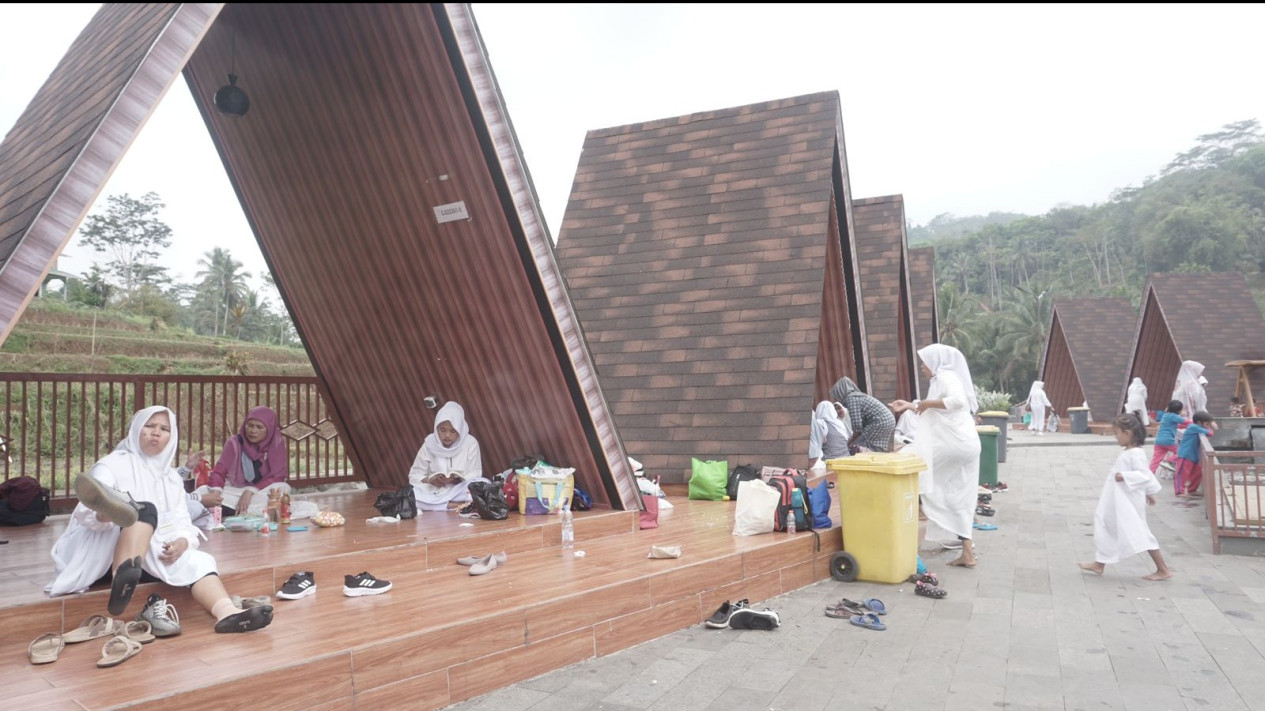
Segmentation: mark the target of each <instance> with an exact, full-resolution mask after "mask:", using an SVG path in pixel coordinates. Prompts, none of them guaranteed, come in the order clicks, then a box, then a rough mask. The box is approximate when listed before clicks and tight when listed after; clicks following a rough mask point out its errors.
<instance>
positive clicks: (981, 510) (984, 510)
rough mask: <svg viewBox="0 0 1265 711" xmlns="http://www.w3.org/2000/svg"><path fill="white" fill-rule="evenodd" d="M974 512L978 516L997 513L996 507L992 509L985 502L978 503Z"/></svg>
mask: <svg viewBox="0 0 1265 711" xmlns="http://www.w3.org/2000/svg"><path fill="white" fill-rule="evenodd" d="M975 513H977V514H979V515H980V516H992V515H994V514H996V513H997V509H994V508H993V507H992V506H988V505H986V504H979V505H978V506H976V507H975Z"/></svg>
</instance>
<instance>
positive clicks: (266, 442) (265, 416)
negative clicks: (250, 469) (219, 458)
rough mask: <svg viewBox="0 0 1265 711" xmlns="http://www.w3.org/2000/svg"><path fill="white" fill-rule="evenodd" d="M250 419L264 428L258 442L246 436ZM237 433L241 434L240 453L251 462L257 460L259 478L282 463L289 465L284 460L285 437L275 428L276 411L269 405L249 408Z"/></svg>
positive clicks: (285, 458)
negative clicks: (261, 437) (254, 442)
mask: <svg viewBox="0 0 1265 711" xmlns="http://www.w3.org/2000/svg"><path fill="white" fill-rule="evenodd" d="M251 420H259V422H261V423H262V424H263V426H264V429H265V430H266V432H265V433H264V438H263V439H261V440H259V444H252V443H251V441H250V440H249V439H247V438H246V423H247V422H249V421H251ZM238 434H240V435H241V445H242V454H244V455H246V457H247V458H248V459H250V460H251V461H252V462H259V476H260V477H261V478H267V476H268V474H269V473H271V472H272V470H273V469H274V468H276V467H280V466H282V465H283V464H284V465H285V466H286V467H287V468H288V467H289V462H288V461H286V460H287V454H286V442H285V437H283V436H282V435H281V432H280V430H278V429H277V413H276V412H275V411H274V410H273V409H272V408H271V407H264V406H262V405H261V406H259V407H256V408H254V409H253V410H251V411H250V413H249V414H247V415H246V419H245V420H242V427H241V429H240V430H238ZM242 474H243V475H244V474H245V472H242Z"/></svg>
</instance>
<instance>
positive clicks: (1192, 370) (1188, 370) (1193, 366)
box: [1173, 360, 1207, 390]
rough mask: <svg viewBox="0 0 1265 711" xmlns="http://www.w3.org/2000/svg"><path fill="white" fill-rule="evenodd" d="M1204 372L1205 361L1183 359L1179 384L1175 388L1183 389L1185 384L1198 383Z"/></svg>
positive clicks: (1178, 379) (1179, 372) (1178, 375)
mask: <svg viewBox="0 0 1265 711" xmlns="http://www.w3.org/2000/svg"><path fill="white" fill-rule="evenodd" d="M1203 372H1204V365H1203V363H1200V362H1199V361H1195V360H1184V361H1182V369H1181V370H1180V371H1178V373H1177V385H1176V386H1175V387H1174V388H1173V389H1174V390H1181V389H1182V387H1183V386H1187V385H1198V384H1199V380H1200V376H1201V375H1203ZM1205 382H1207V381H1206V380H1205Z"/></svg>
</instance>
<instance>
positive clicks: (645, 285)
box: [556, 92, 863, 479]
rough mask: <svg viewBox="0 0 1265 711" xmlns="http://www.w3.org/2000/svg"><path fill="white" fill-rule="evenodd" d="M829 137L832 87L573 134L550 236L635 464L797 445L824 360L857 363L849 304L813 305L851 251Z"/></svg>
mask: <svg viewBox="0 0 1265 711" xmlns="http://www.w3.org/2000/svg"><path fill="white" fill-rule="evenodd" d="M841 137H842V124H841V118H840V109H839V97H838V94H837V93H836V92H829V93H823V94H814V95H809V96H800V97H795V98H791V99H784V100H779V101H771V102H767V103H762V104H755V105H750V106H742V107H737V108H730V109H723V110H719V111H710V112H705V113H698V114H692V115H689V116H681V117H676V118H670V119H664V120H659V121H651V122H647V123H641V124H633V125H629V126H619V127H615V128H608V129H602V130H596V131H590V132H589V134H588V136H587V137H586V139H585V142H584V149H583V152H582V154H581V157H580V163H579V169H578V171H577V174H576V178H575V183H574V186H573V187H572V192H571V199H570V202H569V204H568V206H567V211H566V216H565V218H564V220H563V224H562V230H561V231H560V233H559V237H558V244H557V247H556V252H557V254H558V260H559V262H560V263H561V265H562V267H563V272H564V274H565V275H566V279H567V285H568V290H569V292H570V294H571V298H572V301H573V302H574V303H575V305H576V308H577V310H578V312H579V314H580V321H581V323H582V324H583V328H584V332H585V335H586V337H587V338H588V342H589V344H590V347H591V350H592V352H593V357H594V359H595V360H596V362H597V368H598V374H599V377H600V379H601V382H602V390H603V392H604V393H605V394H606V396H607V398H608V400H609V402H610V404H611V409H612V410H613V412H614V414H615V422H616V424H617V425H618V427H619V430H620V434H621V436H622V438H623V440H624V442H625V447H626V448H627V450H628V452H629V454H630V455H632V456H633V457H636V458H637V459H638V460H640V461H641V462H642V463H643V464H645V466H646V469H647V471H649V472H654V473H661V474H664V475H665V476H666V477H667V478H668V479H680V478H685V476H686V475H687V474H688V472H689V471H690V458H691V457H694V456H697V457H699V458H703V459H728V460H729V461H730V463H731V465H736V464H738V463H746V462H755V463H767V464H770V465H776V464H782V465H794V464H796V463H800V462H803V461H804V460H805V459H806V458H807V448H808V421H809V413H810V410H811V408H812V407H813V404H814V402H813V401H814V397H816V396H818V395H824V391H823V388H822V387H821V383H822V382H824V383H825V389H828V388H829V385H830V384H831V383H833V381H834V379H835V378H837V377H839V376H842V375H845V374H852V373H851V371H850V370H849V371H848V372H843V371H842V368H843V367H844V366H838V365H831V363H836V364H837V363H845V362H849V359H852V360H856V361H861V362H863V350H862V349H861V347H860V344H859V342H858V341H859V340H860V338H859V337H861V334H862V332H863V330H862V329H861V328H860V327H859V324H860V323H861V321H860V318H859V314H856V311H855V308H854V307H852V306H850V305H848V306H847V308H843V309H836V308H828V309H824V310H823V306H822V298H823V292H826V291H827V290H828V289H833V290H837V291H838V292H839V293H840V294H843V292H844V282H845V281H846V280H847V277H846V276H845V275H847V274H848V273H849V269H848V267H850V263H851V260H852V259H853V258H854V257H853V256H852V246H851V245H852V240H851V238H850V233H851V226H850V224H849V223H850V219H849V210H848V199H847V195H846V193H845V192H844V189H843V186H846V185H847V182H848V181H847V176H846V162H845V159H844V157H843V154H842V146H841V144H840V140H841ZM836 225H837V226H836ZM832 235H833V236H832ZM840 238H841V239H842V241H841V242H840V241H838V240H839V239H840ZM832 240H835V242H833V243H834V244H842V245H843V246H842V247H835V248H834V249H833V250H832V249H831V247H830V245H831V244H832ZM845 260H846V261H845ZM832 285H833V287H832ZM848 291H853V292H854V291H855V289H849V290H848ZM840 300H845V301H846V295H841V296H840V297H839V298H838V299H833V298H832V302H837V301H840ZM832 306H833V303H832ZM823 312H826V313H829V314H834V315H831V316H823ZM854 323H855V324H858V326H857V327H855V328H852V327H851V325H850V324H854ZM840 334H842V336H840ZM854 334H855V335H854ZM833 343H844V344H847V345H844V346H842V347H841V348H835V347H834V346H830V347H827V344H833ZM819 345H821V346H822V350H823V351H824V354H819ZM849 348H850V349H851V353H849V354H846V355H840V354H839V353H838V352H836V351H838V350H846V349H849ZM823 357H824V358H825V359H826V361H828V362H826V363H823V362H821V358H823ZM819 368H820V369H823V371H824V370H829V371H831V372H829V373H828V374H824V373H823V374H819V373H818V370H819ZM819 391H822V392H819Z"/></svg>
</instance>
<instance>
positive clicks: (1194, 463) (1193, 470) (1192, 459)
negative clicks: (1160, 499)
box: [1173, 410, 1217, 497]
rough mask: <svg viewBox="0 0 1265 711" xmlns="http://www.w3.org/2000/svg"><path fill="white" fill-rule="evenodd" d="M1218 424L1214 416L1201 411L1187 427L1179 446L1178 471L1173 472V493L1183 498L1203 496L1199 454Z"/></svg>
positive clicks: (1202, 474) (1202, 475)
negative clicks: (1205, 438) (1205, 439)
mask: <svg viewBox="0 0 1265 711" xmlns="http://www.w3.org/2000/svg"><path fill="white" fill-rule="evenodd" d="M1216 428H1217V423H1216V421H1215V420H1213V419H1212V415H1210V414H1208V413H1207V412H1204V411H1203V410H1200V411H1199V412H1196V413H1195V423H1194V424H1192V425H1186V434H1185V435H1183V436H1182V443H1181V444H1180V445H1178V446H1177V470H1176V471H1174V472H1173V493H1175V494H1177V495H1178V496H1181V497H1186V496H1203V494H1201V493H1199V485H1200V484H1201V483H1203V479H1204V473H1203V465H1202V464H1200V463H1199V454H1200V452H1201V451H1202V450H1203V438H1204V437H1207V436H1209V435H1211V434H1212V431H1213V430H1214V429H1216Z"/></svg>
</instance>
